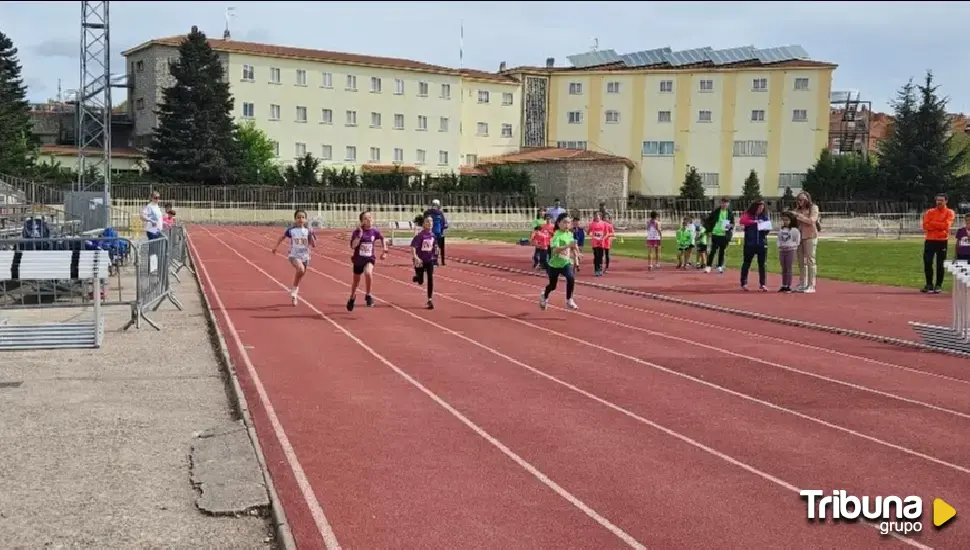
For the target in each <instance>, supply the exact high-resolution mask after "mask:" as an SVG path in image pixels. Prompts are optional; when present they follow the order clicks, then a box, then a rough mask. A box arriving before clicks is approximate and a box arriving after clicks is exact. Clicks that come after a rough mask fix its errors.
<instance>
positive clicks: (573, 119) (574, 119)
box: [566, 111, 583, 124]
mask: <svg viewBox="0 0 970 550" xmlns="http://www.w3.org/2000/svg"><path fill="white" fill-rule="evenodd" d="M566 116H567V118H568V119H569V123H570V124H582V123H583V112H582V111H569V112H568V113H566Z"/></svg>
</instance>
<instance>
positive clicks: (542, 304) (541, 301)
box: [539, 292, 549, 311]
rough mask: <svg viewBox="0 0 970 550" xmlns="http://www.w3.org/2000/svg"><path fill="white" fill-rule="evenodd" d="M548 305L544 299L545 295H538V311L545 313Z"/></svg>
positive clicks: (547, 301)
mask: <svg viewBox="0 0 970 550" xmlns="http://www.w3.org/2000/svg"><path fill="white" fill-rule="evenodd" d="M548 304H549V300H547V299H546V293H545V292H543V293H542V294H540V295H539V309H541V310H543V311H545V310H546V306H547V305H548Z"/></svg>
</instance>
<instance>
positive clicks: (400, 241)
mask: <svg viewBox="0 0 970 550" xmlns="http://www.w3.org/2000/svg"><path fill="white" fill-rule="evenodd" d="M390 229H391V238H390V239H389V240H388V241H387V246H390V247H395V246H410V245H411V239H413V238H414V222H412V221H405V222H391V224H390ZM398 231H410V235H408V236H407V237H398V236H397V232H398Z"/></svg>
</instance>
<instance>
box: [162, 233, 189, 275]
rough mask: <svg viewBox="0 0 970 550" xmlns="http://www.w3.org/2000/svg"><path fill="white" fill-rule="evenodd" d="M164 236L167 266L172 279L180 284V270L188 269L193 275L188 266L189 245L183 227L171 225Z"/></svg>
mask: <svg viewBox="0 0 970 550" xmlns="http://www.w3.org/2000/svg"><path fill="white" fill-rule="evenodd" d="M165 236H166V237H167V238H168V254H169V266H170V267H171V271H172V277H175V280H176V281H178V282H180V283H181V282H182V279H180V278H179V271H182V269H188V270H189V273H192V274H193V275H194V274H195V272H194V271H192V267H191V266H190V265H189V245H188V237H187V234H186V231H185V226H183V225H182V224H175V225H172V226H170V227H169V228H168V229H166V230H165Z"/></svg>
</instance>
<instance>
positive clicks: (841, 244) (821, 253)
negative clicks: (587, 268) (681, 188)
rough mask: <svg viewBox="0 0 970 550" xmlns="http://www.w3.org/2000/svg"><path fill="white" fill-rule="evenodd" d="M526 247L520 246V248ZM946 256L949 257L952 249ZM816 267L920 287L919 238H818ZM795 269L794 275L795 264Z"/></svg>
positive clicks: (620, 243)
mask: <svg viewBox="0 0 970 550" xmlns="http://www.w3.org/2000/svg"><path fill="white" fill-rule="evenodd" d="M448 236H449V237H460V238H466V239H480V240H491V241H501V242H507V243H517V242H519V239H522V238H526V237H527V236H528V235H526V234H525V232H520V231H449V232H448ZM587 246H588V243H587ZM526 248H527V247H523V249H526ZM587 253H589V252H588V251H587ZM524 254H525V255H526V256H528V255H529V254H528V253H524ZM613 254H614V255H619V256H632V257H636V258H643V257H645V256H646V254H647V248H646V245H645V240H644V238H643V237H624V238H619V237H618V238H617V241H616V242H615V243H614V244H613ZM949 255H950V256H953V250H952V247H951V250H950V251H949ZM661 261H664V262H674V263H675V262H676V261H677V248H676V246H675V243H674V240H673V239H664V242H663V250H662V252H661ZM724 263H725V265H726V266H727V267H730V268H739V267H740V266H741V246H740V245H739V244H735V243H734V242H732V243H731V246H729V247H728V249H727V254H726V255H725V260H724ZM818 265H819V268H818V275H819V277H821V278H826V279H836V280H840V281H852V282H856V283H869V284H883V285H892V286H905V287H911V288H920V287H922V286H923V284H924V281H923V241H922V240H921V239H905V240H850V241H841V240H836V239H822V240H820V241H819V243H818ZM755 269H757V267H755ZM795 270H796V276H797V270H798V266H797V264H796V266H795ZM768 271H769V272H770V273H779V272H780V267H779V265H778V249H777V248H775V245H774V242H773V241H772V243H771V245H770V247H769V249H768ZM950 286H951V282H950V280H949V278H947V280H946V282H945V283H944V288H945V289H946V290H949V289H950Z"/></svg>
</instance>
